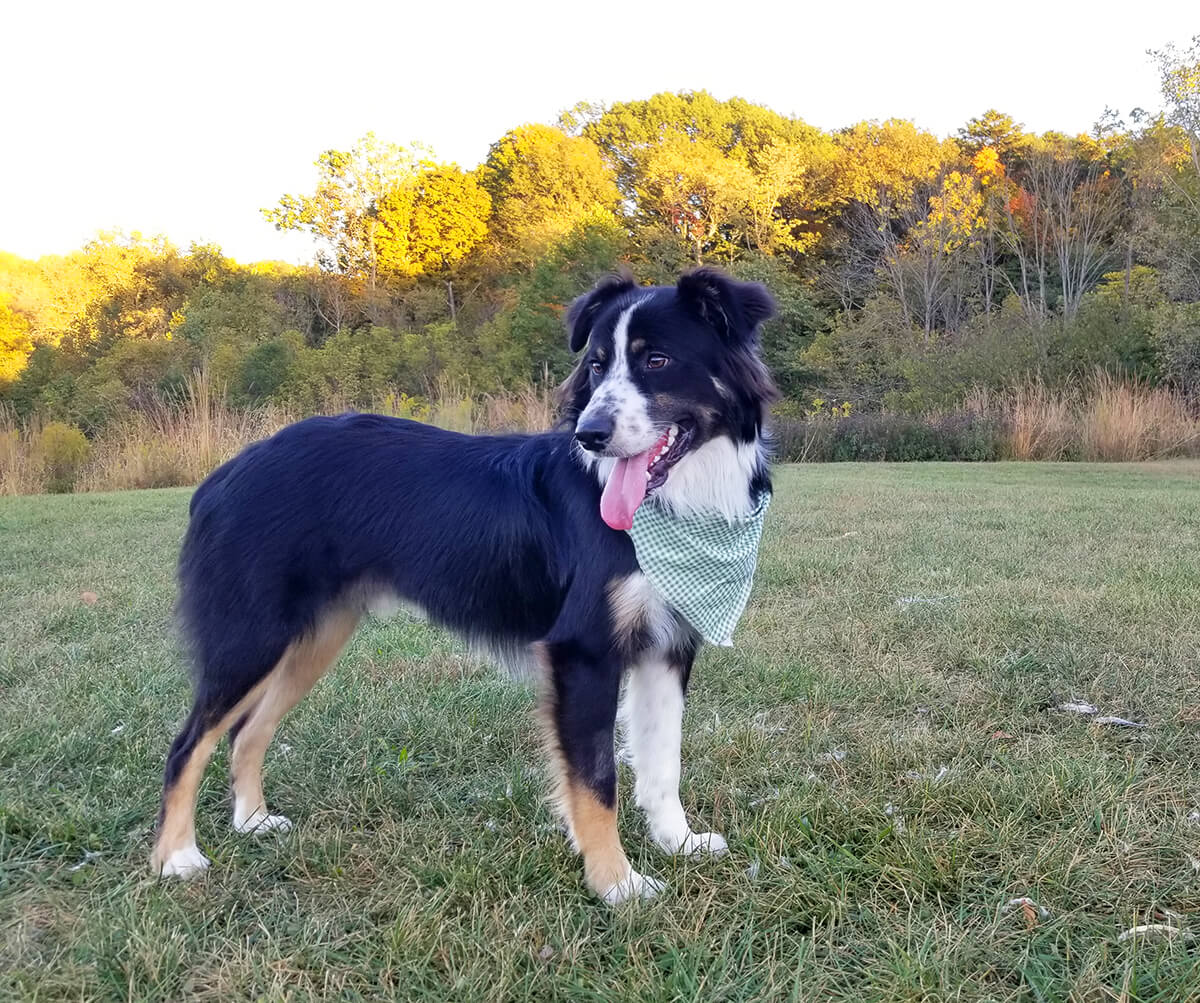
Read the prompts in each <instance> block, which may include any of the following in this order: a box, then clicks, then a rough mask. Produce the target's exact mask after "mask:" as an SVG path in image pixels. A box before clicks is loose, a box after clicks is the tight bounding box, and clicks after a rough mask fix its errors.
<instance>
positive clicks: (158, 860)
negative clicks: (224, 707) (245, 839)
mask: <svg viewBox="0 0 1200 1003" xmlns="http://www.w3.org/2000/svg"><path fill="white" fill-rule="evenodd" d="M278 671H279V667H278V666H276V668H275V669H273V670H272V671H271V672H270V673H269V674H268V675H267V676H266V677H265V678H264V679H262V680H261V681H260V682H259V683H258V684H257V685H255V687H254V688H253V689H252V690H250V692H249V693H247V694H246V695H245V696H244V697H242V699H241V700H239V701H238V703H237V704H236V705H235V706H234V708H233V709H232V710H231V711H229V713H228V714H226V715H225V716H224V717H222V718H221V719H220V720H219V721H218V722H217V723H216V724H215V725H213V726H211V727H210V728H207V729H206V730H205V731H204V732H203V733H202V734H201V735H200V736H199V737H198V738H196V739H195V740H194V741H193V742H192V743H191V747H190V749H188V750H186V751H185V752H183V755H184V757H185V759H184V762H183V764H182V765H181V767H180V769H179V771H178V773H176V774H175V777H174V779H173V780H172V781H171V782H170V783H169V784H168V786H167V787H166V788H165V789H164V791H163V803H162V811H161V815H160V818H159V825H158V835H157V837H156V838H155V841H154V850H153V852H152V853H151V854H150V868H151V870H153V871H154V873H155V874H162V875H164V876H169V877H180V878H189V877H193V876H195V875H196V874H199V873H200V872H201V871H203V870H204V869H205V868H206V867H207V866H208V859H207V858H206V857H205V856H204V854H202V853H201V852H200V850H199V848H198V847H197V846H196V792H197V790H198V789H199V787H200V779H201V778H202V777H203V776H204V768H205V767H206V766H207V765H208V761H209V759H211V758H212V754H213V750H214V749H215V748H216V747H217V743H218V742H220V741H221V739H222V738H223V737H224V735H225V732H227V731H228V730H229V728H230V726H231V725H232V724H233V722H234V721H236V720H237V719H238V718H239V717H241V716H242V715H243V714H245V713H246V711H247V709H248V708H250V707H252V706H253V705H254V703H255V701H256V700H258V699H259V698H260V697H261V696H262V695H263V693H264V691H265V690H266V689H267V687H268V686H269V685H270V682H271V679H272V677H273V676H274V675H275V673H276V672H278ZM181 738H183V736H181ZM176 741H177V743H178V741H179V740H178V739H177V740H176ZM173 754H174V750H173Z"/></svg>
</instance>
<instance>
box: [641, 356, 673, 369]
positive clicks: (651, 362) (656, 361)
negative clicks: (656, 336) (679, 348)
mask: <svg viewBox="0 0 1200 1003" xmlns="http://www.w3.org/2000/svg"><path fill="white" fill-rule="evenodd" d="M670 361H671V360H670V359H668V358H667V357H666V356H665V355H659V354H658V353H657V352H654V353H652V354H650V355H648V356H647V357H646V368H647V369H662V367H663V366H665V365H666V364H667V363H668V362H670Z"/></svg>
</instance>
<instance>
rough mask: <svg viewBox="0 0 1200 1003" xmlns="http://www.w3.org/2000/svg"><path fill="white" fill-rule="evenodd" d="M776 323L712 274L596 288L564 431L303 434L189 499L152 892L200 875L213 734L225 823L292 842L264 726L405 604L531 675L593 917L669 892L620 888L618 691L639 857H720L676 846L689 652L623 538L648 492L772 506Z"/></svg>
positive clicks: (687, 630)
mask: <svg viewBox="0 0 1200 1003" xmlns="http://www.w3.org/2000/svg"><path fill="white" fill-rule="evenodd" d="M773 310H774V304H773V301H772V298H771V296H770V294H769V293H768V292H767V290H766V289H765V288H764V287H763V286H761V285H758V284H756V283H747V282H739V281H735V280H734V279H732V278H729V277H727V276H726V275H725V274H724V273H722V272H720V271H718V270H715V269H711V268H701V269H698V270H696V271H693V272H691V273H689V274H685V275H683V276H682V277H681V278H680V279H679V280H678V283H677V284H676V285H674V286H663V287H640V286H638V285H636V284H635V282H634V281H633V279H632V278H631V277H630V276H629V275H628V274H627V273H626V274H622V275H618V276H613V277H611V278H609V279H606V280H604V281H602V282H600V283H599V284H598V285H597V286H596V287H595V288H594V289H592V290H591V291H590V292H588V293H586V294H584V295H583V296H581V297H580V298H579V299H577V300H576V301H575V302H574V303H573V304H572V305H571V306H570V308H569V309H568V311H567V333H568V344H569V346H570V349H571V351H572V352H573V353H580V352H582V355H581V356H580V359H579V361H578V364H577V366H576V367H575V369H574V371H573V372H572V374H571V375H570V376H569V377H568V378H567V380H566V382H565V383H564V384H563V387H562V388H561V394H562V397H561V402H562V414H563V421H562V423H561V424H560V426H559V427H558V429H557V430H555V431H551V432H546V433H542V434H536V435H501V436H469V435H461V434H457V433H454V432H448V431H444V430H442V429H438V428H434V427H431V426H428V425H423V424H419V423H416V422H411V421H405V420H401V419H396V418H389V417H383V416H379V415H370V414H346V415H341V416H339V417H316V418H309V419H306V420H304V421H300V422H298V423H296V424H294V425H291V426H288V427H286V428H284V429H282V430H281V431H279V432H278V433H276V434H275V435H274V436H272V437H271V438H269V439H266V440H263V441H261V442H257V443H255V444H253V445H251V446H249V447H247V448H246V449H245V450H244V451H243V452H242V453H241V454H240V455H238V456H237V457H235V458H234V459H232V460H230V461H228V462H227V463H225V464H224V465H223V466H221V467H219V468H218V469H217V470H215V471H214V472H213V473H212V474H211V475H210V476H209V477H208V478H207V479H206V480H205V481H204V482H203V483H202V484H201V485H200V487H199V488H197V490H196V492H195V494H194V495H193V497H192V500H191V506H190V519H189V524H188V528H187V533H186V536H185V539H184V542H183V546H182V550H181V554H180V561H179V585H180V593H179V617H180V621H181V625H182V628H183V631H184V634H185V635H186V638H187V639H188V641H189V642H190V646H191V649H192V653H193V662H194V702H193V706H192V709H191V713H190V715H189V716H188V718H187V719H186V721H185V723H184V725H183V728H182V731H181V732H180V733H179V735H178V737H177V738H176V739H175V741H174V743H173V744H172V746H171V749H170V752H169V754H168V757H167V763H166V769H165V776H164V782H163V794H162V805H161V809H160V812H159V821H158V827H157V834H156V840H155V846H154V849H153V853H152V855H151V866H152V869H153V870H154V872H155V873H157V874H160V875H169V876H177V877H189V876H193V875H196V874H198V873H200V872H202V871H203V870H204V869H205V868H206V867H207V866H208V860H207V859H206V858H205V857H204V855H203V854H202V853H201V852H200V850H199V849H198V847H197V845H196V834H195V807H196V794H197V788H198V785H199V783H200V780H201V776H202V774H203V772H204V769H205V766H206V764H207V763H208V760H209V758H210V757H211V755H212V753H213V750H214V749H215V747H216V746H217V744H218V742H219V741H220V740H221V738H222V737H223V736H224V735H225V734H226V733H228V734H229V736H230V743H231V749H232V752H231V764H230V765H231V780H232V788H233V827H234V829H235V830H237V831H239V832H254V833H264V832H270V831H284V830H286V829H288V828H289V827H290V825H291V823H290V822H289V820H288V819H287V818H286V817H285V816H283V815H277V814H271V813H270V812H268V810H267V807H266V799H265V797H264V794H263V784H262V770H263V760H264V757H265V754H266V750H267V746H268V744H269V743H270V741H271V738H272V736H273V735H274V733H275V729H276V727H277V726H278V725H279V722H280V720H281V719H282V718H283V716H284V715H285V714H286V713H287V712H288V711H289V710H290V709H291V708H292V707H293V706H295V705H296V703H297V702H298V701H299V700H300V699H301V698H303V697H304V695H305V694H306V693H307V692H308V691H309V690H310V689H311V688H312V686H313V685H314V684H315V683H316V682H317V680H318V679H319V678H320V677H321V676H322V675H323V674H324V673H325V672H326V670H328V669H329V667H330V666H331V665H332V663H333V662H334V661H335V659H336V658H337V656H338V653H339V652H340V651H341V649H342V647H343V646H344V644H345V643H346V641H347V640H348V639H349V638H350V636H351V635H352V633H353V632H354V630H355V627H356V626H357V624H358V623H359V620H360V619H361V618H362V617H363V615H364V614H365V612H366V611H367V610H368V609H369V608H372V607H374V606H376V605H378V604H381V603H387V602H389V601H397V600H398V601H399V602H402V603H404V604H407V605H410V606H416V607H419V608H420V609H421V610H423V611H424V613H425V614H426V615H427V616H428V617H429V618H430V619H431V620H433V621H435V622H438V623H441V624H443V625H445V626H446V627H448V628H449V629H451V630H452V631H454V632H456V633H458V634H459V635H461V636H463V637H465V638H466V639H468V640H469V641H472V642H480V643H483V644H485V645H490V646H492V647H493V648H495V649H498V650H500V651H501V652H502V653H508V654H509V655H512V654H514V653H515V654H518V655H524V656H528V657H529V658H531V659H532V660H533V661H534V662H535V663H536V664H537V666H538V667H539V670H540V672H541V673H542V676H543V680H544V686H543V687H542V689H543V691H544V696H543V697H542V699H541V711H542V717H543V720H544V725H545V730H546V734H547V744H548V747H549V760H550V763H551V767H552V772H553V775H554V777H555V778H556V803H557V805H558V807H559V809H560V811H561V814H562V816H563V820H564V822H565V825H566V828H567V831H568V833H569V836H570V838H571V841H572V844H573V846H574V847H575V848H576V850H577V851H578V852H579V853H580V854H581V855H582V858H583V869H584V874H585V877H586V882H587V885H588V887H589V888H590V889H591V890H592V892H594V893H595V894H596V895H598V896H599V897H600V898H601V899H603V900H604V901H606V902H608V903H614V904H615V903H617V902H621V901H623V900H625V899H628V898H633V897H649V896H652V895H653V894H655V893H656V892H657V891H659V890H660V888H661V887H662V886H661V883H660V882H659V881H657V880H655V879H654V878H651V877H648V876H644V875H642V874H639V873H638V872H636V871H634V870H633V868H632V867H631V866H630V864H629V860H628V858H627V857H626V855H625V852H624V850H623V848H622V846H621V841H620V838H619V836H618V833H617V765H616V758H615V754H614V739H615V733H616V725H617V720H618V709H619V708H618V702H619V697H620V694H621V692H622V688H623V689H624V699H623V703H622V706H621V708H620V711H621V716H622V718H623V721H624V726H625V736H626V742H627V744H628V751H629V753H630V755H631V760H632V766H633V770H634V773H635V777H636V783H635V798H636V801H637V803H638V805H639V806H640V807H641V808H642V809H643V811H644V813H645V816H646V821H647V824H648V830H649V834H650V837H651V838H652V839H653V841H654V842H655V843H656V844H657V845H658V846H659V847H661V848H662V849H663V850H665V851H667V852H669V853H685V854H699V853H711V854H721V853H723V852H725V851H726V841H725V840H724V839H723V838H722V837H721V836H720V835H718V834H716V833H712V832H695V831H693V829H692V828H691V826H690V824H689V822H688V820H687V818H686V816H685V814H684V810H683V806H682V804H681V802H680V799H679V777H680V744H681V721H682V715H683V706H684V696H685V692H686V688H687V685H688V681H689V676H690V674H691V671H692V665H693V662H694V660H695V658H696V653H697V650H698V648H699V647H700V644H701V643H702V641H701V636H700V634H699V632H698V630H697V629H696V628H695V627H694V626H693V625H692V624H691V623H690V622H689V621H688V620H687V619H686V618H685V617H684V616H683V615H681V614H680V612H679V610H678V609H677V608H675V606H674V605H673V604H672V603H671V602H668V601H667V600H666V599H664V597H663V595H662V594H661V593H660V591H659V590H658V589H657V588H656V587H655V586H654V585H653V584H652V583H651V581H650V580H649V579H648V577H647V576H646V574H644V573H643V570H642V568H641V567H640V565H639V560H638V557H637V554H636V552H635V547H634V545H633V541H632V539H631V536H630V534H629V533H628V532H626V531H627V530H630V529H631V527H632V525H633V522H634V515H635V513H636V512H637V510H638V509H639V508H640V507H641V506H642V505H643V503H644V502H646V500H647V498H649V499H650V503H651V504H652V505H654V506H657V509H658V510H659V511H661V512H664V513H666V514H667V517H668V518H671V519H681V520H686V519H688V518H695V517H703V516H707V517H715V518H717V519H719V520H728V521H736V520H738V519H740V518H741V517H743V516H744V515H746V513H748V512H749V511H750V510H751V508H752V506H753V505H754V504H755V499H756V498H758V497H762V496H763V493H764V492H769V491H770V479H769V470H768V451H767V443H766V433H765V431H764V428H765V426H764V422H765V419H766V412H767V406H768V404H769V403H770V402H771V400H773V399H774V398H775V396H776V391H775V387H774V384H773V383H772V380H771V377H770V375H769V373H768V371H767V369H766V367H765V365H764V364H763V362H762V359H761V355H760V347H759V327H760V325H761V323H762V322H763V321H764V320H766V319H767V318H768V317H770V316H771V315H772V313H773ZM585 347H586V349H587V350H586V352H583V349H585ZM739 612H740V610H739Z"/></svg>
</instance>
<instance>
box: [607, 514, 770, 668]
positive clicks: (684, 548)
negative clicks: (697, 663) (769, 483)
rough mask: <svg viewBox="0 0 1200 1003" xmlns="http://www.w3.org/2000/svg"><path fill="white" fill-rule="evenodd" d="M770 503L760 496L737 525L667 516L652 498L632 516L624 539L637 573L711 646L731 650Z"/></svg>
mask: <svg viewBox="0 0 1200 1003" xmlns="http://www.w3.org/2000/svg"><path fill="white" fill-rule="evenodd" d="M770 504H771V492H770V491H763V492H762V494H761V495H759V497H758V501H757V502H755V505H754V511H752V512H751V513H750V514H749V515H748V516H746V518H745V519H740V520H738V521H736V522H728V521H726V520H725V519H724V518H723V517H722V516H719V515H704V516H677V515H672V514H671V513H670V512H667V511H666V510H664V509H663V508H661V507H660V506H659V505H657V504H655V502H654V500H653V499H652V498H651V499H648V500H647V501H646V502H645V503H644V504H643V505H641V506H640V507H639V508H638V510H637V512H635V513H634V516H633V529H631V530H629V535H630V537H631V538H632V539H633V549H634V551H635V552H636V553H637V559H638V564H639V565H641V568H642V573H643V574H645V576H646V577H647V578H649V579H650V582H651V584H652V585H653V586H654V587H655V588H656V589H658V591H659V592H660V593H661V594H662V596H663V598H664V599H666V600H667V602H668V603H670V604H671V605H672V606H673V607H674V608H675V609H676V610H678V611H679V613H680V614H682V616H683V618H684V619H685V620H687V622H688V623H690V624H691V625H692V627H694V628H695V629H696V631H697V632H698V633H699V634H700V636H701V637H703V638H704V640H706V641H708V642H709V643H710V644H718V645H720V646H721V647H724V648H732V647H733V629H734V628H735V627H736V626H737V622H738V620H740V619H741V616H742V611H743V610H744V609H745V608H746V600H747V599H749V598H750V587H751V586H752V585H753V584H754V566H755V564H756V563H757V561H758V543H759V541H760V540H761V539H762V531H763V521H764V519H765V518H766V515H767V508H768V506H769V505H770Z"/></svg>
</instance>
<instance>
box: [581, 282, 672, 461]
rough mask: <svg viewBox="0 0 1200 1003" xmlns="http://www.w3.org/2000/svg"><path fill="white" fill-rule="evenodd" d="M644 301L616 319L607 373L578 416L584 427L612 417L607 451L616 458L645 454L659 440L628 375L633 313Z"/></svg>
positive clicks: (641, 397)
mask: <svg viewBox="0 0 1200 1003" xmlns="http://www.w3.org/2000/svg"><path fill="white" fill-rule="evenodd" d="M644 302H645V300H644V299H643V300H638V301H637V302H636V303H634V304H632V305H631V306H628V307H626V308H625V309H624V310H622V311H621V316H620V317H618V318H617V326H616V328H614V330H613V347H612V356H611V357H610V358H609V364H608V370H607V371H606V372H605V374H604V379H602V380H601V381H600V385H599V386H598V387H596V392H595V393H593V394H592V399H591V400H590V401H588V405H587V407H585V408H584V409H583V413H582V414H580V416H579V423H580V424H582V423H583V422H584V421H586V420H587V419H588V418H590V417H592V416H593V415H597V414H610V415H612V419H613V434H612V439H611V440H610V442H609V445H608V452H609V453H610V454H612V455H614V456H632V455H634V454H636V453H641V452H644V451H645V450H647V449H649V448H650V447H651V446H653V445H654V441H655V439H656V438H657V436H655V434H654V428H653V425H652V424H651V422H650V414H649V411H648V409H647V401H646V398H645V397H644V396H642V393H641V391H640V390H638V388H637V386H635V385H634V382H633V379H632V378H631V377H630V374H629V322H630V319H631V318H632V317H633V312H634V310H636V309H637V308H638V307H639V306H641V305H642V303H644Z"/></svg>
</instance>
